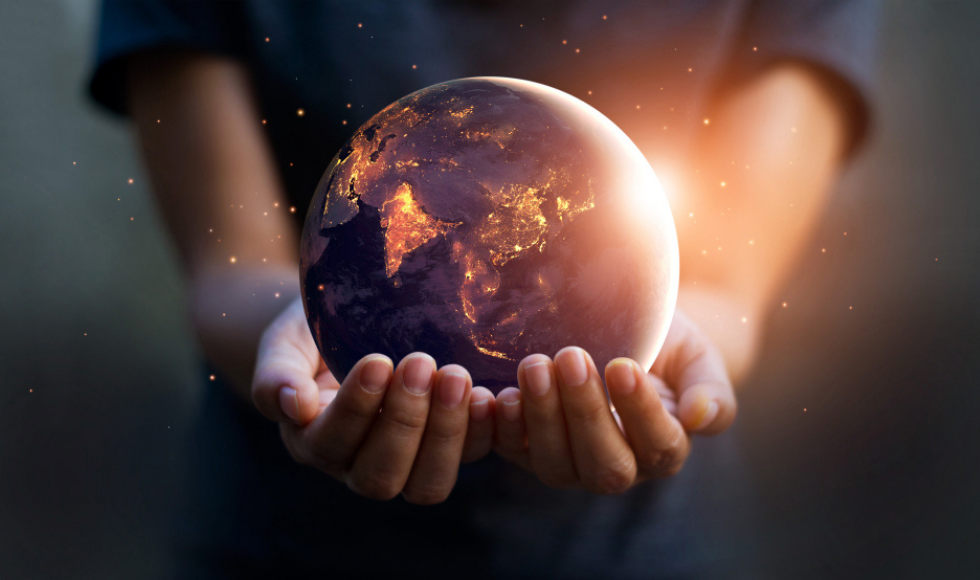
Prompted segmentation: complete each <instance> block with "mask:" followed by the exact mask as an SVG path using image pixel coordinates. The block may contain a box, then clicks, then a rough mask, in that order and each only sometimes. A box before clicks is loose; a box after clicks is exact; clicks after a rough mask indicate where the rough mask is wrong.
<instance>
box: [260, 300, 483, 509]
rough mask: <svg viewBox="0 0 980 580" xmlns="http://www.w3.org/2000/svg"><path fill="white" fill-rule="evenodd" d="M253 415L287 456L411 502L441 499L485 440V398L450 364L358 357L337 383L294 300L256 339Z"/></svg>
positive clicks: (364, 491)
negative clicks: (276, 433)
mask: <svg viewBox="0 0 980 580" xmlns="http://www.w3.org/2000/svg"><path fill="white" fill-rule="evenodd" d="M252 399H253V400H254V402H255V405H256V407H258V409H259V411H260V412H261V413H262V414H263V415H265V416H266V417H268V418H269V419H272V420H273V421H277V422H279V425H280V433H281V435H282V439H283V441H284V442H285V444H286V447H287V448H288V449H289V452H290V454H291V455H292V456H293V458H294V459H295V460H296V461H298V462H300V463H303V464H307V465H311V466H313V467H316V468H317V469H319V470H321V471H323V472H324V473H327V474H329V475H330V476H332V477H334V478H336V479H338V480H340V481H342V482H344V483H346V484H347V486H348V487H349V488H350V489H352V490H353V491H354V492H356V493H358V494H360V495H363V496H366V497H369V498H373V499H381V500H387V499H391V498H393V497H395V496H397V495H398V494H399V493H400V494H402V495H403V496H404V497H405V499H406V500H407V501H409V502H411V503H416V504H434V503H439V502H441V501H443V500H445V499H446V498H447V497H448V496H449V493H450V491H452V489H453V486H454V485H455V483H456V476H457V473H458V471H459V464H460V463H461V462H466V461H472V460H475V459H479V458H480V457H483V456H484V455H486V454H487V453H488V452H489V451H490V449H491V446H492V443H493V419H492V417H493V412H494V399H493V395H492V394H491V393H490V391H488V390H487V389H484V388H482V387H476V388H473V387H472V381H471V379H470V376H469V373H468V372H467V371H466V369H464V368H463V367H461V366H459V365H446V366H443V367H442V368H439V369H438V370H437V369H436V363H435V361H434V360H433V359H432V357H430V356H428V355H426V354H423V353H412V354H410V355H408V356H406V357H405V358H403V359H402V360H401V362H400V363H399V364H398V367H397V368H394V367H393V365H392V362H391V360H390V359H389V358H388V357H386V356H384V355H380V354H371V355H368V356H365V357H364V358H362V359H361V360H360V361H359V362H358V363H357V364H356V365H354V368H353V369H351V371H350V373H348V375H347V377H346V378H345V379H344V382H343V384H341V383H338V382H337V379H335V378H334V376H333V374H331V372H330V371H329V369H327V366H326V364H325V363H324V362H323V359H322V358H321V357H320V353H319V352H318V351H317V348H316V344H315V343H314V341H313V336H312V335H311V334H310V330H309V327H308V326H307V322H306V316H305V315H304V313H303V306H302V303H301V302H300V301H299V300H296V301H295V302H293V304H291V305H290V306H289V308H287V309H286V310H285V311H284V312H283V313H282V314H281V315H280V316H279V317H278V318H277V319H276V320H275V321H274V322H273V323H272V324H271V325H270V326H269V328H268V329H266V331H265V333H264V334H263V335H262V340H261V343H260V345H259V352H258V360H257V363H256V368H255V375H254V379H253V382H252Z"/></svg>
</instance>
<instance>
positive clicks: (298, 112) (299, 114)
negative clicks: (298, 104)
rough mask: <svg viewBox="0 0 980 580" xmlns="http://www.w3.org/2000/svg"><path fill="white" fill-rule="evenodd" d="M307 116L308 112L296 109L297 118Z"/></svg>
mask: <svg viewBox="0 0 980 580" xmlns="http://www.w3.org/2000/svg"><path fill="white" fill-rule="evenodd" d="M305 114H306V111H304V110H303V109H296V116H297V117H302V116H303V115H305Z"/></svg>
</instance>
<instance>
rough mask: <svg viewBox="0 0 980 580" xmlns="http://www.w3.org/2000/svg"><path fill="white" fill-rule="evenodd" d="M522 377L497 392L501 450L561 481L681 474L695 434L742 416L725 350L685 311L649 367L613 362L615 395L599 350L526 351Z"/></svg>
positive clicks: (618, 488)
mask: <svg viewBox="0 0 980 580" xmlns="http://www.w3.org/2000/svg"><path fill="white" fill-rule="evenodd" d="M517 379H518V384H519V385H520V389H517V388H513V387H510V388H507V389H504V390H503V391H501V392H500V393H499V394H498V395H497V399H496V409H497V411H496V418H495V422H496V433H495V437H494V439H495V440H494V449H495V450H496V452H497V453H498V454H499V455H501V456H503V457H504V458H505V459H508V460H509V461H511V462H513V463H515V464H517V465H519V466H521V467H524V468H525V469H528V470H529V471H531V472H532V473H534V474H535V475H536V476H537V477H538V479H540V480H541V482H542V483H544V484H545V485H548V486H551V487H556V488H568V487H584V488H585V489H587V490H589V491H591V492H594V493H603V494H608V493H620V492H623V491H626V490H627V489H629V488H630V487H632V486H633V485H635V484H637V483H639V482H642V481H645V480H648V479H653V478H661V477H667V476H670V475H673V474H675V473H677V472H678V471H680V469H681V467H682V466H683V464H684V461H685V459H686V458H687V455H688V453H689V452H690V445H691V442H690V434H691V433H701V434H705V435H714V434H718V433H721V432H722V431H724V430H725V429H727V428H728V426H729V425H731V423H732V421H733V420H734V419H735V411H736V403H735V395H734V392H733V390H732V384H731V381H730V380H729V379H728V375H727V373H726V371H725V364H724V360H723V359H722V357H721V354H720V353H719V352H718V351H717V349H715V347H714V346H713V345H712V344H711V342H710V341H709V340H708V338H707V337H706V336H705V335H704V334H703V333H702V332H701V331H700V330H699V329H698V328H697V327H696V326H695V325H694V323H693V322H691V321H690V319H688V318H687V317H686V316H685V315H684V314H683V313H681V312H679V311H678V312H677V313H676V314H675V316H674V319H673V321H672V323H671V327H670V330H669V332H668V334H667V339H666V341H665V343H664V346H663V349H662V350H661V352H660V354H659V356H658V357H657V360H656V361H655V362H654V364H653V367H652V368H651V369H650V370H649V372H647V371H645V370H644V369H641V368H640V366H639V365H638V364H637V363H636V362H635V361H633V360H631V359H627V358H619V359H615V360H613V361H610V362H609V364H608V365H606V369H605V384H606V387H607V388H608V392H609V400H607V398H606V391H605V390H604V389H603V379H602V377H601V376H600V375H599V372H598V370H597V369H596V367H595V363H594V362H593V361H592V358H591V357H590V356H589V354H588V353H587V352H585V351H584V350H582V349H580V348H577V347H568V348H564V349H562V350H561V351H559V352H558V353H557V354H556V355H555V358H554V360H552V359H549V358H548V357H547V356H544V355H541V354H535V355H531V356H528V357H526V358H525V359H524V360H523V361H521V363H520V365H519V366H518V371H517ZM610 400H611V403H612V407H611V406H610Z"/></svg>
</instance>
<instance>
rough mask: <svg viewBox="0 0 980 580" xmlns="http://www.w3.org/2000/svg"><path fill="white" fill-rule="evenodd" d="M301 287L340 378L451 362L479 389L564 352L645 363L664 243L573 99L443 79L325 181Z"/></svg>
mask: <svg viewBox="0 0 980 580" xmlns="http://www.w3.org/2000/svg"><path fill="white" fill-rule="evenodd" d="M300 281H301V286H302V293H303V302H304V306H305V309H306V314H307V318H308V320H309V325H310V330H311V332H312V333H313V337H314V339H315V340H316V344H317V346H318V348H319V350H320V353H321V354H322V356H323V359H324V361H325V362H326V363H327V366H328V368H329V369H330V370H331V371H332V372H333V373H334V375H336V376H337V378H338V379H339V380H343V378H344V377H345V376H346V375H347V373H348V372H349V371H350V370H351V368H352V367H353V366H354V364H355V363H356V362H357V361H358V360H359V359H360V358H362V357H363V356H365V355H367V354H370V353H376V352H377V353H382V354H385V355H388V356H389V357H391V358H392V359H393V360H394V361H395V362H396V364H397V362H398V361H399V360H400V359H401V358H402V357H404V356H406V355H408V354H409V353H411V352H415V351H422V352H426V353H428V354H430V355H431V356H432V357H433V358H435V359H436V361H437V362H438V363H439V364H440V365H442V364H447V363H457V364H460V365H462V366H464V367H465V368H466V369H467V370H468V371H469V372H470V374H471V375H472V377H473V381H474V384H475V385H483V386H486V387H488V388H490V389H491V390H493V391H499V390H500V389H502V388H503V387H505V386H509V385H514V384H516V382H517V375H516V371H517V363H518V362H520V360H521V359H522V358H523V357H525V356H526V355H529V354H532V353H544V354H547V355H549V356H552V355H554V354H555V352H557V351H558V350H559V349H561V348H563V347H565V346H570V345H575V346H580V347H582V348H584V349H585V350H586V351H587V352H588V353H589V354H590V355H591V356H592V358H593V360H594V361H595V363H596V365H597V366H598V368H599V369H600V372H601V370H602V368H604V366H605V364H606V363H607V362H608V361H610V360H612V359H613V358H616V357H619V356H628V357H631V358H633V359H634V360H636V361H637V362H638V363H640V364H641V365H644V368H649V366H650V365H652V363H653V360H654V358H655V357H656V356H657V353H658V351H659V350H660V348H661V346H662V345H663V342H664V339H665V337H666V334H667V329H668V327H669V325H670V320H671V317H672V316H673V311H674V305H675V302H676V298H677V285H678V251H677V234H676V231H675V229H674V222H673V219H672V216H671V213H670V208H669V206H668V203H667V199H666V196H665V195H664V192H663V189H662V187H661V185H660V183H659V182H658V180H657V178H656V176H655V175H654V173H653V170H652V169H651V168H650V165H649V163H648V162H647V160H646V159H645V158H644V156H643V155H642V154H641V153H640V151H639V150H638V149H637V148H636V146H635V145H634V144H633V143H632V141H630V139H629V138H628V137H627V136H626V135H625V133H623V131H621V130H620V129H619V128H618V127H617V126H616V125H615V124H613V123H612V121H610V120H609V119H607V118H606V117H605V116H603V115H602V114H601V113H599V112H598V111H596V110H595V109H593V108H592V107H590V106H589V105H588V104H586V103H584V102H583V101H581V100H579V99H576V98H574V97H572V96H571V95H568V94H566V93H563V92H561V91H558V90H556V89H553V88H550V87H547V86H544V85H540V84H536V83H532V82H529V81H523V80H516V79H508V78H495V77H482V78H466V79H460V80H454V81H449V82H445V83H441V84H437V85H433V86H431V87H428V88H425V89H422V90H420V91H417V92H415V93H412V94H410V95H408V96H406V97H404V98H402V99H401V100H399V101H397V102H395V103H393V104H391V105H390V106H388V107H387V108H385V109H384V110H382V111H381V112H379V113H378V114H376V115H375V116H374V117H372V118H371V119H370V120H369V121H368V122H367V123H365V124H364V125H363V126H362V127H360V128H359V129H358V130H357V132H355V133H354V134H353V136H352V137H351V138H350V140H349V141H348V142H347V143H346V144H345V145H344V146H343V148H342V149H341V150H340V151H339V152H338V153H337V155H336V156H335V157H334V159H333V160H332V161H331V162H330V165H329V166H328V167H327V169H326V172H325V173H324V175H323V178H322V179H321V180H320V183H319V185H318V186H317V189H316V192H315V195H314V197H313V200H312V202H311V204H310V208H309V211H308V213H307V216H306V222H305V226H304V231H303V237H302V242H301V258H300Z"/></svg>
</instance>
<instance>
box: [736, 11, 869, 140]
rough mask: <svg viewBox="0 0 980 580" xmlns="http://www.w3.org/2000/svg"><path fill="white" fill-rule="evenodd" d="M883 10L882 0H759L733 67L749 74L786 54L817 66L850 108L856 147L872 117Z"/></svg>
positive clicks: (750, 13)
mask: <svg viewBox="0 0 980 580" xmlns="http://www.w3.org/2000/svg"><path fill="white" fill-rule="evenodd" d="M879 11H880V5H879V2H878V0H793V1H792V2H787V1H786V0H755V1H754V2H753V3H752V5H751V7H750V9H749V11H748V16H747V20H746V22H745V24H744V26H743V29H742V30H743V33H742V35H741V38H740V41H739V43H738V45H737V47H736V55H737V56H736V58H735V62H734V63H733V66H732V67H731V73H732V74H733V76H735V77H736V78H737V77H742V78H744V77H746V76H749V75H752V74H753V73H756V72H758V71H759V70H761V69H764V68H766V67H768V66H771V65H772V64H774V63H775V62H779V61H785V60H795V61H800V62H803V63H805V64H807V65H809V66H812V67H814V69H815V70H816V72H817V73H818V74H820V75H821V76H822V77H823V78H824V80H825V84H826V86H827V88H828V89H830V90H831V91H833V93H834V94H835V95H836V96H837V97H838V98H839V100H840V102H841V104H842V106H843V107H844V109H845V112H846V114H847V117H848V124H849V142H848V149H847V152H848V153H849V154H850V153H853V151H854V150H856V149H857V148H858V147H859V146H860V144H861V143H863V141H864V139H865V137H866V135H867V133H868V129H869V126H870V122H871V112H872V97H871V95H872V92H871V85H872V81H873V71H874V57H875V54H874V52H875V44H876V35H877V27H878V16H879Z"/></svg>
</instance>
